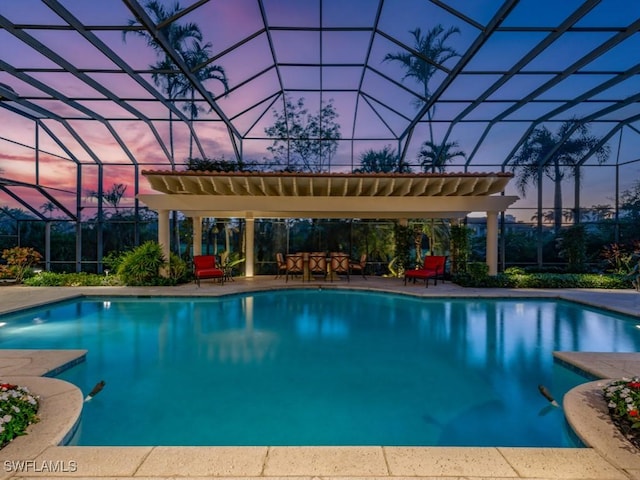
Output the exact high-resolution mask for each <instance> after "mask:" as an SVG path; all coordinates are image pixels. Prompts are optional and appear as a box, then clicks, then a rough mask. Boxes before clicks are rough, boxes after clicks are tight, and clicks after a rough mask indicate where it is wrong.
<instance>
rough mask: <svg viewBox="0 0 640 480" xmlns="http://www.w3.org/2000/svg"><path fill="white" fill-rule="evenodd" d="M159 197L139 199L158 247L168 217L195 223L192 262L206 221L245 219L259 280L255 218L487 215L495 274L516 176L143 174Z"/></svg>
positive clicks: (249, 259)
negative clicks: (154, 218)
mask: <svg viewBox="0 0 640 480" xmlns="http://www.w3.org/2000/svg"><path fill="white" fill-rule="evenodd" d="M142 175H143V176H144V177H145V178H147V180H148V181H149V183H150V185H151V187H152V188H153V189H154V190H156V191H158V192H160V194H141V195H138V198H139V199H140V200H141V201H142V202H143V203H145V204H146V205H147V206H148V207H149V208H151V209H153V210H156V211H157V212H158V214H159V217H158V241H159V243H160V244H161V245H162V246H163V249H164V250H165V254H167V257H168V252H169V245H170V243H169V238H170V237H169V215H168V214H169V212H170V211H171V210H178V211H181V212H182V213H184V214H185V215H186V216H188V217H193V219H194V222H193V223H194V235H193V238H194V245H193V251H194V254H196V255H197V254H199V253H200V252H201V244H202V242H201V238H202V222H201V219H202V218H203V217H217V218H236V217H238V218H244V219H245V220H246V223H247V228H246V236H247V238H246V246H247V247H246V248H247V251H246V275H247V276H248V277H252V276H253V271H254V268H253V267H254V258H253V245H254V228H253V227H254V219H255V218H388V219H401V220H404V221H406V220H407V219H409V218H434V217H437V218H463V217H465V216H466V215H468V214H469V213H471V212H486V214H487V264H488V266H489V273H490V274H495V273H497V265H498V240H497V239H498V222H497V215H498V213H499V212H503V211H505V210H506V209H507V208H508V207H509V206H510V205H511V204H513V203H514V202H515V201H516V200H517V199H518V197H516V196H505V195H500V193H501V192H503V191H504V189H505V187H506V185H507V183H508V182H509V180H511V178H512V177H513V175H512V174H510V173H424V174H396V173H367V174H352V173H349V174H347V173H331V174H329V173H318V174H309V173H282V172H277V173H271V172H230V173H229V172H192V171H183V172H176V171H153V170H145V171H142Z"/></svg>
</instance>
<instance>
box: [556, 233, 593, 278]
mask: <svg viewBox="0 0 640 480" xmlns="http://www.w3.org/2000/svg"><path fill="white" fill-rule="evenodd" d="M586 236H587V232H586V230H585V228H584V225H580V224H578V225H572V226H571V227H569V228H566V229H565V230H563V231H562V232H560V234H559V235H558V238H557V243H558V252H559V255H560V258H564V259H565V260H566V261H567V271H569V272H574V273H580V272H584V271H585V269H586V264H587V243H586Z"/></svg>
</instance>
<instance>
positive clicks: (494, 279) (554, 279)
mask: <svg viewBox="0 0 640 480" xmlns="http://www.w3.org/2000/svg"><path fill="white" fill-rule="evenodd" d="M453 281H454V282H455V283H457V284H458V285H461V286H463V287H487V288H497V287H498V288H499V287H501V288H604V289H626V288H631V286H632V285H631V281H630V280H629V278H628V277H626V276H624V275H603V274H595V273H522V270H521V269H517V268H513V269H508V270H506V271H505V272H504V273H500V274H498V275H495V276H490V275H484V276H483V275H481V274H476V275H472V274H470V273H469V272H467V273H465V274H459V275H455V276H454V277H453Z"/></svg>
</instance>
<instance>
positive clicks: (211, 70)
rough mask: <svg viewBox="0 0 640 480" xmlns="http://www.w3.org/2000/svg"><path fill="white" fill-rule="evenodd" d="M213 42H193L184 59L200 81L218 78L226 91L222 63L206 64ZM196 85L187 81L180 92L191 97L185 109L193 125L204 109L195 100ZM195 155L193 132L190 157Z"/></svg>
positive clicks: (226, 86) (225, 79)
mask: <svg viewBox="0 0 640 480" xmlns="http://www.w3.org/2000/svg"><path fill="white" fill-rule="evenodd" d="M211 47H212V45H211V43H209V42H207V43H205V44H204V45H202V44H201V43H200V42H197V41H196V42H193V47H192V48H190V49H188V50H186V51H185V52H184V61H185V63H186V65H187V67H189V70H191V72H192V73H193V74H194V75H195V77H196V78H197V79H198V80H199V81H200V82H204V81H205V80H218V81H219V82H220V83H222V86H223V87H224V92H225V93H227V92H228V91H229V83H228V81H227V75H226V73H225V71H224V68H223V67H221V66H220V65H211V64H206V62H207V60H209V58H211V52H210V49H211ZM201 65H204V66H201ZM185 80H186V79H185ZM195 91H196V89H195V87H194V85H193V84H192V83H191V82H189V81H187V82H185V83H184V85H183V89H182V91H181V92H180V94H181V95H184V96H185V97H186V96H188V97H189V101H188V102H187V103H186V104H185V105H184V107H183V110H184V111H185V112H187V113H188V114H189V118H190V123H191V125H192V126H193V120H194V119H196V118H198V114H199V113H200V112H201V111H202V108H201V107H199V106H198V104H197V103H196V101H195ZM192 156H193V132H191V133H190V135H189V158H192Z"/></svg>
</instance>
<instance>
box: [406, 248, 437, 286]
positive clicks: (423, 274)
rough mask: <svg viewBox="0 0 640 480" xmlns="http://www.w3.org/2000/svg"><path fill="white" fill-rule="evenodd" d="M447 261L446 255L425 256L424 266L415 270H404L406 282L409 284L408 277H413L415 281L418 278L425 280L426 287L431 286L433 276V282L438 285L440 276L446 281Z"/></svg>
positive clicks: (414, 281)
mask: <svg viewBox="0 0 640 480" xmlns="http://www.w3.org/2000/svg"><path fill="white" fill-rule="evenodd" d="M446 263H447V257H446V256H445V255H428V256H426V257H424V264H423V265H422V268H417V269H415V270H406V271H405V272H404V284H405V285H406V284H407V278H411V279H413V283H416V279H417V278H419V279H421V280H424V284H425V287H428V286H429V279H430V278H433V284H434V285H438V277H440V279H441V280H442V283H444V269H445V265H446Z"/></svg>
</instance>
